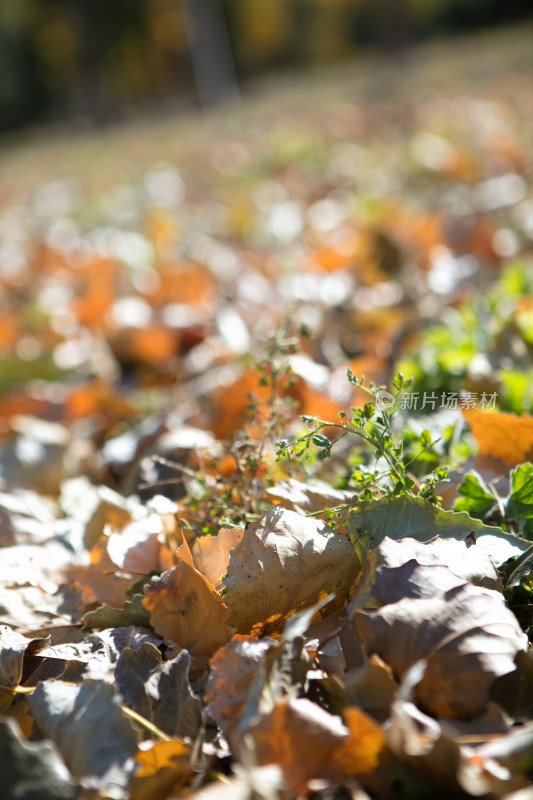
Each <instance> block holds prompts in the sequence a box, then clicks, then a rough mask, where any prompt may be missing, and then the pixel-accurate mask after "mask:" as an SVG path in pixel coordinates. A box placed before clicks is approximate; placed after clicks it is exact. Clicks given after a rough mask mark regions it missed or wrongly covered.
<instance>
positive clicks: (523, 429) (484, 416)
mask: <svg viewBox="0 0 533 800" xmlns="http://www.w3.org/2000/svg"><path fill="white" fill-rule="evenodd" d="M463 416H464V418H465V419H466V421H467V422H468V424H469V425H470V428H471V430H472V433H473V435H474V438H475V440H476V442H477V443H478V446H479V452H480V453H481V455H482V456H492V457H493V458H501V460H502V461H505V463H506V464H510V465H511V466H514V465H516V464H521V463H522V462H523V461H530V460H531V459H532V458H533V416H531V415H529V414H523V415H522V416H518V415H517V414H508V413H506V412H504V411H483V410H481V409H478V408H467V409H463Z"/></svg>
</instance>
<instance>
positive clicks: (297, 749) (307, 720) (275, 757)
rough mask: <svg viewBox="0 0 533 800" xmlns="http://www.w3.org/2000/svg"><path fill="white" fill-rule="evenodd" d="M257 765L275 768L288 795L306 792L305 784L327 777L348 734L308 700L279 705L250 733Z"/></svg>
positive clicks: (336, 720) (297, 700) (342, 725)
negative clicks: (286, 785) (276, 766)
mask: <svg viewBox="0 0 533 800" xmlns="http://www.w3.org/2000/svg"><path fill="white" fill-rule="evenodd" d="M250 735H251V737H252V739H253V742H254V746H255V755H256V758H257V761H258V763H259V764H261V765H264V764H278V765H279V766H280V767H281V769H282V771H283V774H284V777H285V780H286V781H287V784H288V786H289V788H290V790H291V791H292V792H294V793H295V794H300V793H303V792H306V790H307V785H308V783H309V781H310V780H311V779H313V778H318V777H320V776H324V775H326V774H327V773H328V771H329V768H330V763H331V760H332V758H333V754H334V752H335V750H337V749H340V748H341V747H342V745H343V744H344V742H345V741H346V740H347V739H348V735H349V730H348V728H347V727H346V726H345V725H344V724H343V722H342V720H341V718H340V717H336V716H333V715H332V714H329V713H328V712H327V711H324V709H323V708H321V707H320V706H318V705H316V703H312V702H311V701H310V700H305V699H296V700H290V701H288V702H282V703H279V704H278V705H277V706H275V708H274V709H273V710H272V711H271V712H270V714H266V715H264V716H263V717H262V718H261V719H260V720H259V722H258V723H257V724H256V725H254V726H253V727H252V728H251V729H250Z"/></svg>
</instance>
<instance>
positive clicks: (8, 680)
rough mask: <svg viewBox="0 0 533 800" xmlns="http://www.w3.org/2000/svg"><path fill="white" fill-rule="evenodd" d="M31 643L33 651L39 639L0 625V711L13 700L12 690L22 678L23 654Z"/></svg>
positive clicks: (37, 645)
mask: <svg viewBox="0 0 533 800" xmlns="http://www.w3.org/2000/svg"><path fill="white" fill-rule="evenodd" d="M44 643H45V641H44V640H42V644H44ZM31 645H33V648H32V649H33V651H34V652H35V651H36V650H37V649H38V648H39V640H36V639H33V640H32V639H27V638H26V637H25V636H22V635H21V634H20V633H16V632H15V631H12V630H11V628H9V627H8V626H7V625H0V713H1V712H3V711H5V710H6V709H7V708H9V706H10V705H11V703H12V702H13V699H14V697H15V694H14V690H15V688H16V687H17V686H18V684H19V683H20V680H21V678H22V670H23V664H24V656H25V655H26V651H27V650H28V648H30V646H31Z"/></svg>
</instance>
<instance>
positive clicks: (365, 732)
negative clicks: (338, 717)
mask: <svg viewBox="0 0 533 800" xmlns="http://www.w3.org/2000/svg"><path fill="white" fill-rule="evenodd" d="M342 715H343V717H344V723H345V725H347V727H348V729H349V731H350V733H349V735H348V738H347V739H346V740H345V741H344V742H343V744H342V745H341V746H340V748H339V749H338V750H336V752H335V754H334V756H333V759H332V763H331V775H332V777H334V776H336V777H340V776H341V775H346V776H348V775H362V774H363V773H365V772H371V771H372V770H373V769H375V768H376V766H377V764H378V761H379V757H380V754H381V752H382V750H383V748H384V746H385V734H384V733H383V730H382V728H381V726H380V725H378V724H377V723H376V722H374V721H373V720H372V719H371V718H370V717H368V716H367V715H366V714H364V713H363V712H362V711H360V710H359V709H358V708H356V707H355V706H350V707H349V708H346V709H344V711H343V713H342Z"/></svg>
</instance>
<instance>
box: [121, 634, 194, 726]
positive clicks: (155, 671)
mask: <svg viewBox="0 0 533 800" xmlns="http://www.w3.org/2000/svg"><path fill="white" fill-rule="evenodd" d="M190 664H191V659H190V656H189V654H188V653H187V651H186V650H182V651H181V653H179V654H178V655H177V656H176V658H174V659H171V660H170V661H165V662H164V661H163V659H162V657H161V653H160V651H159V650H158V649H157V648H156V647H154V646H153V645H152V644H149V643H147V644H143V645H141V647H139V648H138V649H137V650H131V649H130V648H129V647H126V648H124V650H122V652H121V654H120V656H119V659H118V661H117V665H116V669H115V681H116V684H117V686H118V688H119V690H120V693H121V695H122V698H123V700H124V703H125V704H126V705H127V706H128V707H129V708H131V709H133V711H136V712H137V713H138V714H140V715H141V716H142V717H144V718H145V719H148V720H149V721H150V722H152V723H153V724H154V725H155V726H156V727H157V728H159V730H161V731H163V733H166V734H167V735H168V736H172V737H177V738H181V739H183V738H184V737H188V738H189V739H191V740H192V741H194V740H195V739H196V736H197V735H198V731H199V730H200V726H201V723H202V705H201V702H200V700H199V698H198V697H197V696H196V695H195V694H194V692H193V691H192V689H191V685H190V683H189V667H190Z"/></svg>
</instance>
